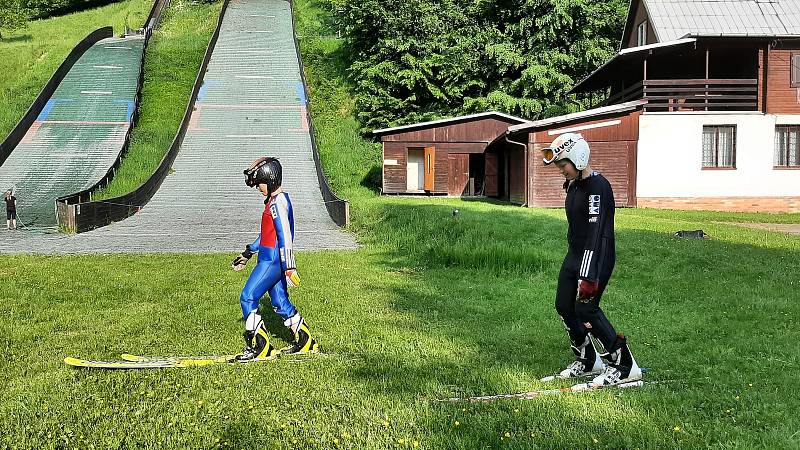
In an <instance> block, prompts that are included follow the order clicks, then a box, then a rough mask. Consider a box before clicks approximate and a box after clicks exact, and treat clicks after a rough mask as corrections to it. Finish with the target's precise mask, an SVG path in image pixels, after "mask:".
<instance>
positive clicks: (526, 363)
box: [0, 0, 800, 449]
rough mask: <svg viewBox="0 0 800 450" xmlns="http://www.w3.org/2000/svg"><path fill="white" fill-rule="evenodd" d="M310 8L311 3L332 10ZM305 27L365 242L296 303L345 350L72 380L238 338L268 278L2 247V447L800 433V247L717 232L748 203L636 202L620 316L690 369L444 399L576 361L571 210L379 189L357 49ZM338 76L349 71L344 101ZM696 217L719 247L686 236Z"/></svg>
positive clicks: (329, 155) (333, 262)
mask: <svg viewBox="0 0 800 450" xmlns="http://www.w3.org/2000/svg"><path fill="white" fill-rule="evenodd" d="M298 4H299V6H300V8H298V9H299V14H300V15H301V16H302V15H305V14H308V13H309V10H310V9H309V8H307V6H309V0H304V1H299V2H298ZM300 25H301V26H300V29H299V33H300V34H301V35H302V36H307V37H306V39H305V40H304V49H303V50H304V52H306V53H308V52H316V56H315V57H310V56H307V57H306V64H307V65H308V66H309V72H311V74H312V76H310V80H311V83H312V85H315V86H316V87H315V88H314V90H312V96H313V99H314V101H315V103H314V105H313V106H314V108H315V109H314V114H315V118H317V119H318V120H317V121H316V122H315V124H316V126H317V127H318V131H319V138H320V144H321V146H322V147H323V154H324V159H325V163H326V167H327V168H328V171H329V174H330V175H331V179H332V180H333V182H334V183H335V184H336V186H337V187H338V188H339V189H340V190H341V191H342V192H343V193H344V195H345V196H347V197H349V198H350V199H351V200H353V208H354V221H355V223H354V225H353V229H354V230H356V231H357V232H358V234H359V239H360V240H361V241H362V243H363V244H364V248H363V249H361V250H359V251H356V252H340V253H332V252H322V253H304V254H301V255H300V256H299V258H298V265H299V266H300V267H301V271H302V275H303V283H304V285H303V286H302V287H301V288H299V289H294V290H293V291H292V296H293V299H294V301H295V302H296V304H297V305H298V306H299V307H300V308H301V311H303V313H304V314H305V315H306V316H307V317H308V318H309V320H310V324H311V326H312V329H313V330H315V332H316V334H317V336H318V337H319V339H320V341H321V343H322V345H323V346H324V348H325V349H326V351H327V352H328V353H330V356H329V357H324V358H315V359H311V360H309V361H307V362H304V363H297V362H293V361H289V360H282V361H278V362H275V363H268V364H260V365H251V366H243V367H228V366H221V367H205V368H195V369H187V370H165V371H145V372H87V371H80V370H72V369H70V368H67V367H64V366H63V364H62V363H61V362H60V359H61V358H62V357H63V356H66V355H77V356H92V357H97V358H110V357H116V356H117V355H118V354H119V353H122V352H135V353H149V354H168V353H183V354H187V353H208V352H227V351H231V350H232V349H236V348H238V347H239V346H240V344H239V339H240V338H239V333H240V331H241V321H240V320H239V317H238V315H239V305H238V303H237V301H236V299H237V297H238V294H239V291H240V289H241V286H242V285H243V283H244V276H243V275H242V274H237V273H234V272H232V271H231V270H230V269H229V266H228V264H229V261H230V255H191V256H190V255H157V256H155V255H154V256H131V255H125V256H103V257H77V256H75V257H34V256H14V257H2V258H0V276H2V277H3V279H4V280H5V281H4V283H3V289H2V290H0V349H2V350H3V353H4V355H5V358H4V359H3V361H2V363H1V364H2V367H0V386H3V389H2V390H0V417H2V420H1V421H0V447H2V446H4V445H9V446H10V445H17V446H20V447H34V446H37V445H38V444H40V443H44V444H46V446H52V447H56V446H59V447H70V448H71V447H89V446H90V445H94V446H95V447H119V446H126V447H135V446H137V445H138V446H152V447H158V448H163V447H217V446H220V447H231V448H244V447H256V446H262V447H265V448H286V449H289V448H359V449H361V448H414V447H415V443H416V444H418V445H419V447H420V448H485V447H487V446H488V447H495V448H497V447H502V448H518V449H523V448H524V449H529V448H654V449H655V448H658V449H661V448H698V447H706V446H709V447H713V448H796V447H798V446H800V440H798V435H797V433H796V431H797V430H798V429H799V428H800V418H798V417H797V415H796V414H795V413H794V411H796V410H797V408H798V407H800V401H799V400H797V398H796V396H793V395H791V394H790V393H791V392H792V391H791V390H790V389H791V387H792V386H793V385H794V373H793V371H791V370H787V369H788V368H790V367H796V366H797V365H798V363H799V362H800V361H798V360H799V359H800V358H799V356H800V351H798V349H797V346H796V345H794V344H795V341H796V336H797V333H796V331H795V330H794V326H793V324H794V322H795V321H796V320H797V318H798V316H799V315H800V314H799V313H800V307H798V305H797V302H796V300H795V297H796V295H795V292H794V289H795V285H796V284H797V281H796V267H797V264H796V261H797V260H798V258H799V257H800V238H798V237H796V236H787V235H783V234H777V233H769V232H764V231H758V230H748V229H742V228H739V227H736V226H734V225H731V224H725V223H716V222H717V221H721V222H724V221H726V220H739V219H740V218H737V217H731V216H728V215H717V214H709V215H698V214H695V213H677V212H669V213H667V214H664V213H661V212H658V211H646V210H622V211H620V212H619V214H618V220H617V225H618V236H619V238H618V254H619V263H618V266H617V271H616V274H615V277H614V279H613V284H612V285H611V287H610V288H609V291H608V293H607V295H606V297H605V301H606V311H607V313H608V314H609V316H610V317H611V319H612V320H613V321H614V323H615V324H617V326H618V327H619V328H620V330H621V331H624V332H626V333H627V334H628V335H629V337H630V339H631V343H632V346H633V348H634V350H635V352H636V355H637V359H638V360H639V361H640V362H641V363H642V364H643V365H644V366H646V367H648V368H649V369H650V370H651V372H650V374H649V377H650V378H651V379H658V380H668V381H667V382H665V383H663V384H659V385H653V386H650V387H647V388H643V389H638V390H630V391H606V392H598V393H590V394H586V395H572V396H559V397H545V398H540V399H537V400H534V401H509V402H497V403H493V404H463V405H462V404H459V405H454V404H443V403H434V402H430V401H428V400H426V399H429V398H441V397H449V396H452V395H459V394H482V393H498V392H515V391H521V390H529V389H532V388H536V387H540V384H539V383H538V382H537V381H536V379H537V378H538V377H539V376H541V375H542V374H546V373H548V372H550V371H552V370H554V369H555V368H558V367H560V366H561V365H563V364H565V363H566V362H568V361H569V359H570V358H571V353H570V352H569V350H568V349H567V348H566V338H565V336H564V331H563V327H562V326H561V324H560V321H559V320H558V319H557V316H556V314H555V311H554V310H553V305H552V304H553V297H554V290H555V276H556V273H557V270H558V267H559V264H560V261H561V258H562V257H563V252H564V248H565V242H564V235H565V232H566V224H565V222H564V220H563V211H559V210H528V209H522V208H515V207H509V206H504V205H493V204H490V203H483V202H463V201H458V200H443V199H434V200H428V199H424V200H423V199H421V200H416V199H404V198H379V197H376V196H375V195H374V193H373V192H372V191H370V190H369V189H368V188H366V187H364V186H362V185H361V180H362V179H363V178H364V177H366V176H367V175H368V173H369V170H370V166H371V165H372V164H374V163H375V162H376V161H378V160H379V157H378V155H376V154H375V152H376V151H377V150H376V149H375V147H374V146H373V145H372V144H367V143H364V142H363V141H360V140H359V139H358V138H357V135H356V134H354V131H355V130H356V128H357V127H355V125H354V122H351V119H350V116H349V111H348V109H347V103H346V102H342V103H337V100H335V99H336V98H337V97H336V96H337V95H340V97H338V98H343V99H346V98H347V95H346V85H345V84H343V79H342V78H339V77H338V76H339V74H340V72H337V71H335V70H333V69H334V68H335V66H327V67H324V65H323V64H321V63H322V62H325V61H328V63H330V64H332V62H331V54H330V53H327V52H329V51H334V50H335V49H336V42H335V40H332V39H323V40H321V41H318V42H315V41H314V40H311V41H312V42H310V44H311V45H309V46H306V45H305V44H306V43H308V40H309V37H310V36H312V35H313V34H315V33H316V32H317V29H316V27H315V23H314V22H313V21H304V22H301V24H300ZM316 25H318V24H316ZM315 71H317V72H316V74H314V72H315ZM326 73H327V76H324V75H325V74H326ZM320 78H324V79H325V80H327V82H330V83H331V84H330V85H329V86H327V87H326V89H325V90H324V92H325V93H332V94H334V95H333V96H331V97H330V101H329V102H327V103H326V101H324V100H320V101H318V99H320V98H321V97H320V94H322V91H321V89H320V88H319V84H316V83H319V79H320ZM342 105H344V106H342ZM326 117H327V118H330V119H329V120H326V119H325V118H326ZM337 117H338V119H337ZM340 145H341V146H343V147H337V146H340ZM455 207H457V208H459V209H460V210H461V214H460V215H458V216H453V215H452V214H451V211H452V209H453V208H455ZM751 218H755V219H761V216H752V217H751ZM796 218H797V216H796V215H790V216H785V217H784V218H783V220H796ZM696 228H703V229H704V230H706V231H707V232H708V233H710V234H711V235H712V236H713V237H714V239H711V240H679V239H677V238H674V237H673V236H672V232H674V231H675V230H677V229H696ZM271 326H272V329H275V330H278V331H280V330H281V326H280V325H279V324H277V323H275V322H274V321H273V323H272V324H271ZM279 338H281V339H282V340H285V339H286V338H287V336H286V335H285V334H280V335H279ZM563 385H566V384H563ZM120 424H124V426H120Z"/></svg>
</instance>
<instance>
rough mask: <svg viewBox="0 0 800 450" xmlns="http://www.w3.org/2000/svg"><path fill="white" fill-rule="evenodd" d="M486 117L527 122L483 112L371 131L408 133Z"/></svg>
mask: <svg viewBox="0 0 800 450" xmlns="http://www.w3.org/2000/svg"><path fill="white" fill-rule="evenodd" d="M487 117H498V118H501V119H505V120H506V121H509V122H517V123H523V122H527V120H526V119H523V118H521V117H515V116H511V115H508V114H503V113H501V112H497V111H490V112H483V113H478V114H470V115H467V116H458V117H451V118H449V119H440V120H432V121H430V122H419V123H412V124H409V125H403V126H400V127H393V128H382V129H380V130H375V131H373V132H372V134H375V135H380V134H388V133H395V132H398V131H408V130H410V129H413V128H423V127H427V126H432V125H445V124H448V123H452V122H465V121H469V120H475V119H484V118H487Z"/></svg>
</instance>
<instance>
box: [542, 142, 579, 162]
mask: <svg viewBox="0 0 800 450" xmlns="http://www.w3.org/2000/svg"><path fill="white" fill-rule="evenodd" d="M562 137H564V136H562ZM575 142H576V141H575V140H573V139H572V137H564V138H563V139H561V137H559V138H558V139H556V140H555V141H553V143H552V144H550V147H547V148H544V149H542V162H543V163H544V164H545V165H548V164H552V163H553V162H555V161H558V159H559V155H561V154H562V153H564V151H566V150H568V149H570V148H572V146H573V145H575Z"/></svg>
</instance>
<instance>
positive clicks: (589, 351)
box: [556, 334, 603, 379]
mask: <svg viewBox="0 0 800 450" xmlns="http://www.w3.org/2000/svg"><path fill="white" fill-rule="evenodd" d="M571 348H572V352H573V353H575V361H572V363H570V365H568V366H567V368H566V369H564V370H562V371H561V372H559V374H558V375H556V378H560V379H568V378H581V377H585V376H588V375H595V374H599V373H601V372H602V371H603V361H602V360H601V359H600V355H599V354H598V352H597V349H595V348H594V343H593V342H592V338H591V337H590V336H589V335H588V334H587V335H586V339H584V341H583V342H582V343H581V344H580V345H578V346H575V345H572V346H571Z"/></svg>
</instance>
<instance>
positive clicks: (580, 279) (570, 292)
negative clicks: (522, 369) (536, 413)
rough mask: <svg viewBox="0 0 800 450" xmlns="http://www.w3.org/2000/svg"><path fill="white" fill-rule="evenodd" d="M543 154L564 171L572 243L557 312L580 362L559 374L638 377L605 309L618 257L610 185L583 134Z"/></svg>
mask: <svg viewBox="0 0 800 450" xmlns="http://www.w3.org/2000/svg"><path fill="white" fill-rule="evenodd" d="M542 152H543V162H544V164H545V165H549V164H553V163H555V165H556V166H557V167H558V168H559V170H561V173H562V175H564V178H566V181H565V182H564V189H566V191H567V198H566V201H565V211H566V215H567V222H568V232H567V242H568V244H569V245H568V251H567V256H566V257H565V258H564V263H563V264H562V266H561V272H560V273H559V275H558V289H557V291H556V311H558V314H559V315H560V316H561V319H562V320H563V321H564V326H565V327H566V329H567V334H568V335H569V339H570V342H571V347H572V351H573V353H575V361H573V362H572V363H571V364H570V365H569V366H568V367H567V368H566V369H564V370H563V371H562V372H561V373H560V374H559V375H558V376H559V377H560V378H577V377H583V376H586V375H594V378H593V379H592V380H591V381H590V382H589V384H590V385H592V386H606V385H615V384H620V383H625V382H630V381H635V380H639V379H641V378H642V371H641V369H640V368H639V366H638V365H637V364H636V361H635V360H634V359H633V355H632V354H631V351H630V349H629V348H628V343H627V340H626V339H625V336H624V335H623V334H617V332H616V331H615V330H614V327H613V326H612V325H611V322H609V320H608V318H606V315H605V314H604V313H603V310H602V309H600V298H601V297H602V296H603V292H604V291H605V289H606V287H607V286H608V281H609V279H610V278H611V273H612V272H613V270H614V263H615V261H616V250H615V245H614V194H613V192H612V191H611V184H610V183H609V182H608V180H606V178H605V177H603V175H601V174H600V173H598V172H595V171H592V169H591V168H590V167H589V154H590V151H589V144H588V143H587V142H586V140H585V139H584V138H583V136H581V135H580V134H577V133H566V134H562V135H561V136H559V137H558V138H556V139H555V140H554V141H553V142H552V144H550V146H549V147H547V148H545V149H544V150H542ZM592 336H593V337H594V338H595V339H597V340H598V341H599V342H600V344H602V347H603V348H604V349H605V352H604V353H602V354H600V353H598V351H597V349H596V348H595V346H594V343H593V342H592V339H591V337H592ZM601 358H602V360H605V363H606V364H605V366H604V365H603V361H602V360H601Z"/></svg>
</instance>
